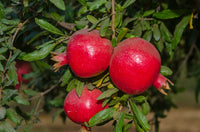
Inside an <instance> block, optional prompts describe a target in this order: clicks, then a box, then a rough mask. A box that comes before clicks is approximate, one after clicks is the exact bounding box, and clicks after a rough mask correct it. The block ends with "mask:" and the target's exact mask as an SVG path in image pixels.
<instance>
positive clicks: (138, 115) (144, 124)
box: [129, 101, 150, 131]
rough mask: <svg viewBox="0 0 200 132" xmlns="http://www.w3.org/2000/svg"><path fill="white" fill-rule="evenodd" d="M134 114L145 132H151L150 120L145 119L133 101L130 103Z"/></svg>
mask: <svg viewBox="0 0 200 132" xmlns="http://www.w3.org/2000/svg"><path fill="white" fill-rule="evenodd" d="M129 103H130V106H131V109H132V112H133V114H134V116H135V118H136V120H137V121H138V123H139V125H141V127H142V128H143V130H144V131H149V130H150V126H149V124H148V120H147V118H146V117H145V115H144V114H143V113H142V112H141V111H140V109H139V108H138V107H137V105H136V104H135V103H134V102H133V101H129Z"/></svg>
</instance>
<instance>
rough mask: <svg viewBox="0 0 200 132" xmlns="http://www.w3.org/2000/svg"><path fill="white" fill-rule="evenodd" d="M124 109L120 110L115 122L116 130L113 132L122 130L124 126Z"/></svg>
mask: <svg viewBox="0 0 200 132" xmlns="http://www.w3.org/2000/svg"><path fill="white" fill-rule="evenodd" d="M124 115H125V113H124V111H123V110H122V111H121V112H120V116H119V120H118V121H117V124H116V131H115V132H123V127H124Z"/></svg>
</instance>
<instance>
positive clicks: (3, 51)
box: [0, 47, 8, 54]
mask: <svg viewBox="0 0 200 132" xmlns="http://www.w3.org/2000/svg"><path fill="white" fill-rule="evenodd" d="M7 50H8V48H5V47H2V48H0V54H3V53H5V52H6V51H7Z"/></svg>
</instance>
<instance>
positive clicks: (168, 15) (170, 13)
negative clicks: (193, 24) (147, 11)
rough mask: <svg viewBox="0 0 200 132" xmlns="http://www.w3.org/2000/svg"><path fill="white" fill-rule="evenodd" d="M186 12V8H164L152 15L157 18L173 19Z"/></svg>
mask: <svg viewBox="0 0 200 132" xmlns="http://www.w3.org/2000/svg"><path fill="white" fill-rule="evenodd" d="M186 12H188V11H187V10H170V9H166V10H163V11H161V12H157V13H154V14H153V16H154V17H156V18H158V19H173V18H177V17H180V16H181V15H183V14H185V13H186Z"/></svg>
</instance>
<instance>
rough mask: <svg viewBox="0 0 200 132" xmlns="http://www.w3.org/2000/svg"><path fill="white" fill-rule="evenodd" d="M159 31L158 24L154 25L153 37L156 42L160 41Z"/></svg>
mask: <svg viewBox="0 0 200 132" xmlns="http://www.w3.org/2000/svg"><path fill="white" fill-rule="evenodd" d="M160 36H161V35H160V30H159V28H158V24H155V25H154V26H153V37H154V39H155V40H156V41H158V40H159V39H160Z"/></svg>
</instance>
